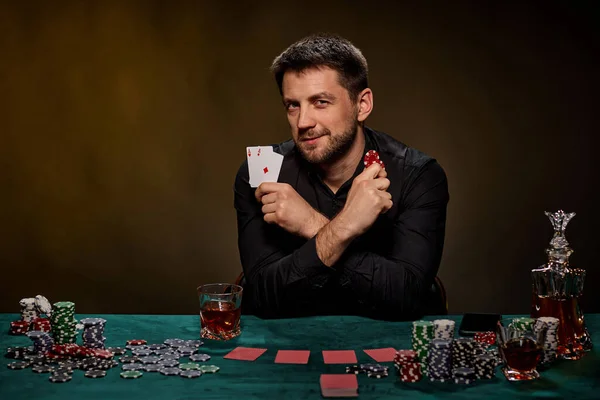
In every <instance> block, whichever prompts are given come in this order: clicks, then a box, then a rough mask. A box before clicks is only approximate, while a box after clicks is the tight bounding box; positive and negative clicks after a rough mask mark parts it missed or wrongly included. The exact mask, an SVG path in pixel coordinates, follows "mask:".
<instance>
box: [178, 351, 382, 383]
mask: <svg viewBox="0 0 600 400" xmlns="http://www.w3.org/2000/svg"><path fill="white" fill-rule="evenodd" d="M180 354H181V353H180ZM205 356H206V354H205ZM190 359H191V357H190ZM208 359H210V357H209V358H208ZM179 367H180V368H181V365H180V366H179ZM346 373H347V374H354V375H358V374H367V376H368V377H369V378H377V379H380V378H385V377H387V376H388V375H389V368H388V367H386V366H385V365H380V364H360V365H350V366H348V367H346Z"/></svg>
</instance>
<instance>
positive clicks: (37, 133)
mask: <svg viewBox="0 0 600 400" xmlns="http://www.w3.org/2000/svg"><path fill="white" fill-rule="evenodd" d="M21 3H24V4H25V5H22V4H21ZM217 3H220V4H217ZM250 3H260V4H261V5H249V4H250ZM367 3H368V2H366V1H361V2H353V1H319V2H292V3H285V2H273V3H270V4H269V3H267V2H239V3H238V2H225V1H223V2H217V1H214V2H206V3H203V2H200V1H197V2H191V1H190V2H185V1H171V2H170V1H139V2H130V1H107V2H102V3H101V2H91V1H89V2H88V1H81V2H67V1H58V2H51V3H49V2H41V1H40V2H19V1H13V2H10V1H4V2H2V3H1V4H0V57H1V61H0V93H1V95H0V113H1V114H0V117H1V118H0V132H2V137H1V139H2V141H1V144H0V163H1V168H0V188H1V189H0V190H1V193H0V194H1V196H0V219H1V221H0V262H1V268H2V274H1V278H0V279H1V282H2V284H1V290H0V311H3V312H17V311H18V309H19V308H18V300H19V299H21V298H22V297H26V296H34V295H36V294H40V293H41V294H45V295H46V296H47V297H48V298H49V299H50V300H51V301H53V302H54V301H59V300H71V301H74V302H75V303H76V305H77V311H78V312H89V313H107V312H114V313H122V312H123V313H129V312H131V313H195V312H196V310H197V299H196V294H195V288H196V286H197V285H198V284H200V283H205V282H212V281H233V280H234V279H235V277H236V276H237V274H238V271H239V270H240V264H239V258H238V252H237V244H236V225H235V213H234V210H233V207H232V201H233V195H232V185H233V179H234V176H235V173H236V171H237V169H238V167H239V165H240V163H241V162H243V160H244V157H245V155H244V148H245V146H248V145H265V144H270V143H274V142H279V141H283V140H285V139H287V137H288V136H289V129H288V127H287V123H286V119H285V115H284V112H283V109H282V107H281V105H280V99H279V96H278V92H277V88H276V86H275V83H274V81H273V79H272V77H271V76H270V75H269V73H268V67H269V64H270V62H271V61H272V59H273V58H274V57H275V56H276V55H277V54H279V52H281V51H282V50H283V49H284V48H285V47H286V46H288V45H289V44H291V43H292V42H293V41H295V40H297V39H299V38H300V37H302V36H304V35H306V34H310V33H313V32H317V31H330V32H337V33H339V34H341V35H343V36H346V37H347V38H349V39H350V40H352V41H353V42H354V43H355V44H356V45H357V46H358V47H359V48H361V49H362V50H363V52H364V54H365V56H366V57H367V59H368V61H369V65H370V74H371V75H370V78H371V87H372V89H373V91H374V93H375V110H374V113H373V114H372V117H371V118H370V120H369V125H370V126H371V127H373V128H376V129H378V130H382V131H385V132H388V133H389V134H391V135H393V136H394V137H396V138H398V139H400V140H402V141H404V142H405V143H407V144H409V145H411V146H414V147H416V148H418V149H420V150H422V151H424V152H426V153H428V154H430V155H433V156H434V157H436V158H437V159H438V160H439V162H440V163H441V164H442V166H443V167H444V168H445V170H446V172H447V174H448V177H449V184H450V194H451V201H450V204H449V212H448V226H447V244H446V247H445V251H444V257H443V261H442V265H441V269H440V276H441V278H442V279H443V281H444V283H445V285H446V288H447V290H448V294H449V303H450V311H451V312H454V313H460V312H466V311H490V312H491V311H497V312H502V313H508V312H527V311H528V307H529V303H530V278H529V270H530V269H532V268H534V267H537V266H539V265H540V264H542V263H543V262H544V261H545V254H544V249H545V248H546V246H547V243H548V241H549V240H550V237H551V234H552V231H551V225H550V223H549V221H548V219H547V218H546V216H544V214H543V212H544V211H545V210H553V211H554V210H557V209H559V208H563V209H564V210H565V211H575V212H577V213H578V215H577V216H576V217H575V218H574V219H573V221H572V222H571V224H570V225H569V229H568V230H567V237H568V239H569V240H570V242H571V244H572V247H573V248H574V250H575V253H574V255H573V256H572V262H573V264H574V265H576V266H578V267H583V268H586V269H587V270H588V278H587V282H586V284H587V286H586V294H587V295H586V300H587V304H586V307H587V308H586V312H592V311H595V312H598V311H600V296H598V294H597V293H598V291H599V290H600V266H599V265H598V261H597V260H598V255H597V253H598V239H599V235H598V233H597V232H598V226H599V224H600V220H599V217H598V210H597V208H598V207H599V206H600V204H599V202H598V200H599V197H598V195H597V194H596V192H597V190H596V189H597V187H596V186H597V183H598V171H597V162H596V161H595V156H596V154H597V147H596V144H597V140H596V135H597V134H598V116H597V115H598V106H599V102H598V97H597V96H598V89H599V88H600V85H598V83H599V78H598V72H599V70H598V65H599V64H598V50H599V46H598V38H599V37H598V36H599V35H598V30H597V29H596V26H598V24H599V22H600V20H599V18H598V16H599V14H598V12H597V9H596V8H595V7H594V6H593V5H594V3H593V2H591V3H577V4H572V3H571V2H566V1H565V2H555V3H550V2H539V3H524V2H516V3H519V4H518V5H517V4H512V5H511V4H507V3H508V2H489V3H490V4H491V3H495V5H490V4H487V5H484V4H480V3H487V2H473V3H467V2H454V1H453V2H448V3H452V4H453V5H452V6H449V5H445V3H446V2H400V4H399V5H390V4H392V3H391V2H390V3H383V2H370V3H369V4H367ZM418 3H422V4H421V5H417V4H418ZM241 4H247V5H241Z"/></svg>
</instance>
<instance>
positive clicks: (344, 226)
mask: <svg viewBox="0 0 600 400" xmlns="http://www.w3.org/2000/svg"><path fill="white" fill-rule="evenodd" d="M330 224H333V225H332V226H331V227H332V229H334V230H335V233H336V236H337V237H338V239H340V240H341V241H343V242H350V241H352V240H354V239H355V238H356V237H357V236H359V235H358V234H356V233H355V230H354V229H353V227H352V219H351V218H348V216H347V215H346V214H345V213H344V210H342V211H340V213H339V214H338V215H337V216H336V217H335V218H334V219H332V220H331V222H330Z"/></svg>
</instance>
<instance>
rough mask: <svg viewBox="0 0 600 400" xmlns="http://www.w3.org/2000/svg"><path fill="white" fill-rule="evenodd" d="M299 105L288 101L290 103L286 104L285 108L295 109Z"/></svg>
mask: <svg viewBox="0 0 600 400" xmlns="http://www.w3.org/2000/svg"><path fill="white" fill-rule="evenodd" d="M297 107H298V105H297V104H294V103H288V104H286V105H285V108H286V109H288V110H293V109H295V108H297Z"/></svg>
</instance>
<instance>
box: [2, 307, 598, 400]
mask: <svg viewBox="0 0 600 400" xmlns="http://www.w3.org/2000/svg"><path fill="white" fill-rule="evenodd" d="M88 316H90V315H81V314H78V315H77V318H78V319H81V318H84V317H88ZM94 316H96V317H102V318H105V319H106V320H107V324H106V330H105V336H106V337H107V340H106V344H107V346H124V344H125V341H126V340H128V339H146V340H147V341H148V343H162V342H163V341H164V340H165V339H167V338H182V339H196V338H198V337H199V330H200V329H199V318H198V316H197V315H196V316H185V315H183V316H181V315H94ZM18 317H19V316H18V315H17V314H0V326H2V327H4V328H8V326H9V322H10V321H13V320H16V319H18ZM444 318H447V317H444ZM449 318H451V319H454V320H456V321H457V322H458V321H460V318H461V316H460V315H457V316H449ZM426 319H435V317H428V318H426ZM242 320H243V322H242V334H241V335H240V336H239V337H238V338H236V339H233V340H231V341H228V342H215V341H210V340H205V345H204V346H203V347H202V348H201V350H202V352H205V353H208V354H210V355H211V356H212V359H211V360H210V361H209V363H212V364H215V365H218V366H220V367H221V370H220V371H219V372H217V373H216V374H208V375H205V376H202V377H200V378H198V379H184V378H181V377H177V376H163V375H161V374H159V373H145V374H144V376H143V377H142V378H139V379H127V380H126V379H122V378H120V377H119V373H118V368H115V369H112V370H110V371H109V372H108V375H107V376H106V378H103V379H89V378H85V377H84V376H83V372H82V371H76V372H75V373H74V377H73V380H72V381H70V382H67V383H60V384H57V383H51V382H49V381H48V375H45V374H41V375H40V374H36V373H34V372H32V371H31V369H25V370H11V369H8V368H6V366H2V368H0V399H3V400H4V399H7V400H8V399H10V400H15V399H61V400H70V399H77V400H80V399H128V400H138V399H139V400H149V399H194V400H197V399H317V398H321V393H320V388H319V376H320V374H323V373H343V372H344V365H326V364H324V363H323V356H322V353H321V351H322V350H336V349H339V350H341V349H352V350H355V351H356V354H357V357H358V361H359V362H373V361H372V360H371V359H370V358H369V357H368V356H367V355H366V354H365V353H364V352H363V351H362V350H363V349H372V348H381V347H394V348H396V349H399V348H410V331H411V326H412V325H411V323H410V322H384V321H374V320H370V319H366V318H360V317H350V316H328V317H311V318H300V319H282V320H261V319H258V318H255V317H251V316H243V317H242ZM586 323H587V326H588V328H589V330H590V332H591V334H592V339H593V340H594V343H595V344H596V345H600V335H599V333H600V315H598V314H592V315H586ZM4 328H3V329H2V333H1V334H0V343H1V345H2V347H3V350H4V348H6V347H8V346H27V345H30V344H31V341H30V340H29V339H28V338H27V337H25V336H11V335H9V334H8V333H7V329H4ZM79 340H81V339H79ZM236 346H247V347H262V348H267V349H268V351H267V352H266V353H265V354H263V355H262V356H261V357H260V358H259V359H258V360H256V361H255V362H247V361H235V360H226V359H223V356H224V355H225V354H227V353H228V352H229V351H230V350H232V349H233V348H235V347H236ZM278 349H290V350H297V349H308V350H310V351H311V354H310V359H309V362H308V364H307V365H285V364H275V363H274V362H273V361H274V359H275V355H276V353H277V350H278ZM3 360H4V362H5V364H7V363H8V362H10V360H9V359H7V358H3ZM599 361H600V357H599V356H598V349H597V348H595V349H593V350H592V351H590V352H589V353H587V354H586V355H585V357H584V358H583V359H581V360H579V361H558V362H557V363H555V364H554V365H553V366H552V367H551V368H549V369H547V370H545V371H542V377H541V378H540V379H539V380H537V381H531V382H517V383H511V382H508V381H506V380H505V379H504V377H503V375H502V373H501V372H500V371H499V369H497V373H496V377H495V378H494V379H492V380H489V381H478V382H476V383H475V384H473V385H470V386H463V385H456V384H453V383H452V384H451V383H431V382H429V381H427V380H423V381H421V382H418V383H411V384H408V383H402V382H399V381H398V379H397V377H396V376H394V375H393V374H390V376H389V377H388V378H384V379H372V378H369V377H367V376H366V375H359V376H358V383H359V398H363V399H387V398H390V399H391V398H400V397H404V398H409V399H434V398H436V399H437V398H449V399H457V398H461V399H462V398H464V399H482V398H498V399H500V398H501V399H514V398H536V399H538V398H552V399H569V398H570V399H583V398H589V399H592V398H595V399H598V398H600V391H599V389H600V362H599ZM388 365H390V367H392V365H391V363H389V364H388ZM391 371H393V367H392V369H391Z"/></svg>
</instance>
